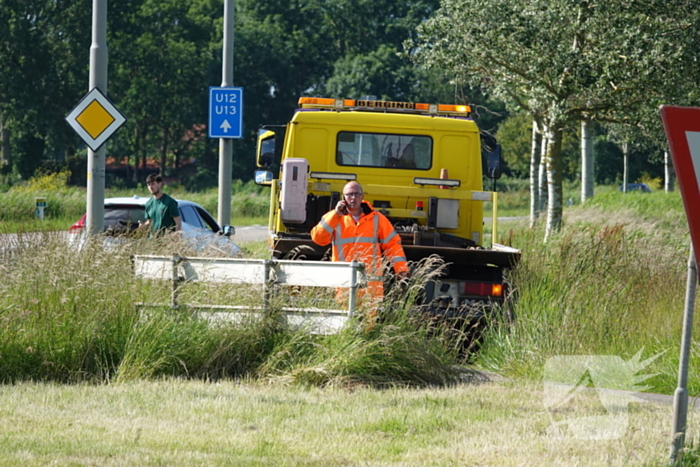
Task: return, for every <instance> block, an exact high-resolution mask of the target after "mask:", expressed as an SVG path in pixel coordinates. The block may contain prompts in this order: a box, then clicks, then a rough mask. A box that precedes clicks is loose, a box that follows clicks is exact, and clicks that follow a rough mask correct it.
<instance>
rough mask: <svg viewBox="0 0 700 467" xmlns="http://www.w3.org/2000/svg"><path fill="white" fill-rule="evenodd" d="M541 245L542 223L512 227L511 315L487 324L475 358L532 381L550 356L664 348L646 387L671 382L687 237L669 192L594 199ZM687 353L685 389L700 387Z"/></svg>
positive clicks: (663, 387)
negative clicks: (518, 251) (510, 320)
mask: <svg viewBox="0 0 700 467" xmlns="http://www.w3.org/2000/svg"><path fill="white" fill-rule="evenodd" d="M591 201H592V202H591V203H590V204H588V203H587V205H586V207H585V208H577V209H578V211H573V213H572V215H571V217H570V219H569V221H568V222H567V224H566V225H565V227H564V229H563V231H562V233H561V234H560V235H559V236H558V237H555V238H554V239H553V240H552V241H550V242H548V243H547V244H546V245H545V244H543V243H542V238H543V232H542V227H540V228H538V229H535V230H529V229H527V228H525V227H524V226H521V227H520V228H518V229H516V230H514V231H512V232H511V241H512V242H513V243H514V244H515V245H517V246H518V247H520V248H522V250H523V261H522V263H521V264H520V266H519V267H518V268H517V269H516V270H515V271H513V273H512V274H511V277H510V281H511V283H512V284H513V286H514V288H515V294H514V296H513V297H512V303H511V304H510V306H511V307H512V309H513V310H514V312H515V314H516V316H517V318H516V321H515V323H514V324H512V325H510V326H494V327H493V328H492V329H490V331H489V333H488V336H487V338H486V341H485V346H484V349H483V350H482V352H481V354H480V360H479V361H480V364H481V365H483V366H484V367H486V368H490V369H493V370H496V371H499V372H503V373H508V374H511V375H517V376H523V377H527V378H533V379H537V378H539V377H541V372H542V369H543V368H544V363H545V361H546V359H547V358H549V357H551V356H555V355H570V354H574V355H586V354H594V355H596V354H604V355H618V356H622V357H626V358H631V357H632V356H633V355H634V354H636V353H637V352H638V351H639V350H641V349H644V353H645V356H651V355H655V354H657V353H662V352H665V353H664V354H663V355H662V356H661V357H660V358H659V359H657V360H656V361H655V362H654V363H653V364H652V366H651V367H650V368H649V369H648V372H649V373H659V375H658V376H656V377H655V378H653V379H651V380H649V381H650V384H651V385H652V386H653V387H654V390H656V391H659V392H665V393H672V392H673V389H674V388H675V384H676V374H677V368H678V363H677V360H678V353H679V343H680V332H681V322H682V314H683V306H684V294H685V285H686V271H687V269H686V268H687V259H688V240H689V239H688V234H687V227H686V225H685V220H684V219H683V218H682V216H681V215H679V210H680V206H679V205H678V197H677V195H675V194H670V195H664V194H663V193H655V194H653V195H652V196H650V195H646V196H642V195H638V194H635V195H629V194H628V195H625V196H623V195H622V194H620V193H612V192H610V193H607V194H605V193H604V194H601V195H600V196H598V195H596V198H593V200H591ZM696 350H697V349H694V352H693V357H692V362H691V368H693V367H694V368H695V370H691V377H690V381H691V386H690V390H691V393H693V394H697V393H698V392H700V378H699V377H700V372H698V371H697V368H698V363H700V360H699V359H698V353H697V351H696Z"/></svg>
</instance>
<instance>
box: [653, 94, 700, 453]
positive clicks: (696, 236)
mask: <svg viewBox="0 0 700 467" xmlns="http://www.w3.org/2000/svg"><path fill="white" fill-rule="evenodd" d="M661 120H662V121H663V123H664V130H665V131H666V137H667V138H668V147H669V149H670V152H671V157H672V159H673V165H674V167H675V169H676V174H677V177H678V186H679V188H680V191H681V196H682V197H683V205H684V206H685V213H686V217H687V218H688V225H689V227H690V240H691V245H690V257H689V259H688V282H687V286H686V295H685V310H684V312H683V337H682V340H681V352H680V362H679V365H678V387H677V388H676V391H675V393H674V396H673V426H672V432H671V436H672V444H671V462H675V461H676V458H677V457H678V453H679V452H680V450H681V449H682V448H683V445H684V443H685V431H686V425H687V419H688V364H689V360H690V345H691V341H692V330H693V312H694V309H695V291H696V285H697V281H698V275H697V263H696V261H695V254H694V251H700V209H698V206H700V108H697V107H676V106H667V105H662V106H661Z"/></svg>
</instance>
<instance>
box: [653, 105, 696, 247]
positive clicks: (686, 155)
mask: <svg viewBox="0 0 700 467" xmlns="http://www.w3.org/2000/svg"><path fill="white" fill-rule="evenodd" d="M661 120H662V121H663V122H664V130H665V131H666V137H667V138H668V147H669V149H670V151H671V158H672V159H673V166H674V167H675V168H676V177H677V178H678V186H679V188H680V191H681V197H682V198H683V205H684V206H685V214H686V217H687V218H688V225H689V226H690V239H691V241H692V243H693V250H694V251H695V252H696V253H697V252H700V107H677V106H672V105H662V106H661Z"/></svg>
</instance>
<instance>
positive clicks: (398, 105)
mask: <svg viewBox="0 0 700 467" xmlns="http://www.w3.org/2000/svg"><path fill="white" fill-rule="evenodd" d="M299 105H300V106H301V107H302V108H316V109H334V110H356V109H385V110H397V111H401V110H404V111H405V110H408V111H419V112H420V113H426V114H428V115H458V116H468V115H469V113H470V112H471V110H472V109H471V107H469V106H468V105H449V104H423V103H414V102H396V101H369V100H355V99H331V98H322V97H301V98H299Z"/></svg>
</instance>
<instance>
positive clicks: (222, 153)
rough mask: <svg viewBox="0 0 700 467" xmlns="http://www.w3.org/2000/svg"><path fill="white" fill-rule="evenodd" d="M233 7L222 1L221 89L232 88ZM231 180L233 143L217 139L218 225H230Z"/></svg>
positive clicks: (230, 0) (231, 1)
mask: <svg viewBox="0 0 700 467" xmlns="http://www.w3.org/2000/svg"><path fill="white" fill-rule="evenodd" d="M233 7H234V0H225V1H224V51H223V65H222V73H221V87H222V88H226V87H232V86H233ZM232 179H233V142H232V141H231V139H228V138H219V206H218V212H217V217H218V221H219V225H226V224H230V223H231V180H232Z"/></svg>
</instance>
